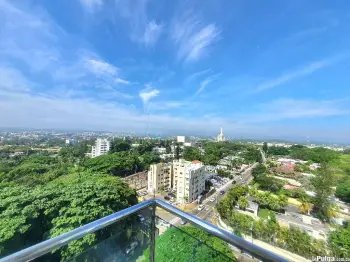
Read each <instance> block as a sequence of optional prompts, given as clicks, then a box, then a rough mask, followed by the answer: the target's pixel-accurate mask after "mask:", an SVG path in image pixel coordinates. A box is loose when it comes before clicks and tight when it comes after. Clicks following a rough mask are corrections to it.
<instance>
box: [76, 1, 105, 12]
mask: <svg viewBox="0 0 350 262" xmlns="http://www.w3.org/2000/svg"><path fill="white" fill-rule="evenodd" d="M80 3H81V4H82V6H83V7H84V8H85V9H86V10H87V11H89V12H95V11H96V10H98V9H99V8H101V6H102V5H103V0H80Z"/></svg>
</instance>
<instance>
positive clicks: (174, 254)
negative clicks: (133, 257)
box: [144, 226, 236, 262]
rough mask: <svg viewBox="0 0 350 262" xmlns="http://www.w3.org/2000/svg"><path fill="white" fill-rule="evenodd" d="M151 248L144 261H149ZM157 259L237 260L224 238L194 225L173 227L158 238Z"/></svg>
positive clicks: (147, 251)
mask: <svg viewBox="0 0 350 262" xmlns="http://www.w3.org/2000/svg"><path fill="white" fill-rule="evenodd" d="M149 252H150V251H149V249H147V250H146V251H145V254H144V261H149ZM155 254H156V260H157V261H167V262H172V261H173V262H175V261H194V262H206V261H218V262H219V261H236V259H235V258H234V257H233V255H232V251H231V250H230V248H229V247H228V245H227V244H226V242H224V241H223V240H221V239H219V238H217V237H215V236H212V235H209V234H208V233H206V232H205V231H203V230H201V229H199V228H196V227H193V226H183V227H179V228H176V227H171V228H169V229H167V230H166V231H165V232H164V233H163V234H162V235H160V236H159V237H158V238H157V239H156V250H155Z"/></svg>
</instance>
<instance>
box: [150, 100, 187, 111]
mask: <svg viewBox="0 0 350 262" xmlns="http://www.w3.org/2000/svg"><path fill="white" fill-rule="evenodd" d="M183 105H184V102H181V101H161V102H158V103H152V104H151V105H150V110H156V111H157V110H171V109H174V108H179V107H181V106H183Z"/></svg>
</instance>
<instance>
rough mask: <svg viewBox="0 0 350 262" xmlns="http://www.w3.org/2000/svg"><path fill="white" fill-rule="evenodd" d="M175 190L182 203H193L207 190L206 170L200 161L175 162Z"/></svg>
mask: <svg viewBox="0 0 350 262" xmlns="http://www.w3.org/2000/svg"><path fill="white" fill-rule="evenodd" d="M173 172H174V174H173V188H174V189H175V190H176V200H177V201H178V202H180V203H185V202H193V201H195V200H196V199H198V197H199V196H200V195H201V194H202V192H203V191H204V190H205V168H204V166H203V165H202V164H201V162H200V161H193V162H188V161H185V160H183V159H180V160H174V162H173Z"/></svg>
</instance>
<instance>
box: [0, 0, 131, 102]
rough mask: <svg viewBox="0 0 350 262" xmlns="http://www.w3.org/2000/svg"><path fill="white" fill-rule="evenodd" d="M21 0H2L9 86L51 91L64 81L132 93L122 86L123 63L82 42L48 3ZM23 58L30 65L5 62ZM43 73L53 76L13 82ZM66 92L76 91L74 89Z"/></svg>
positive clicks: (1, 45)
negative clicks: (119, 86) (51, 12)
mask: <svg viewBox="0 0 350 262" xmlns="http://www.w3.org/2000/svg"><path fill="white" fill-rule="evenodd" d="M17 4H18V3H14V2H12V1H6V0H5V1H4V0H0V24H1V25H2V28H1V30H0V39H1V41H0V60H1V62H2V68H3V70H2V75H3V78H4V79H5V76H6V79H7V80H6V82H7V89H10V87H11V89H14V88H16V89H20V88H21V89H22V90H24V89H25V90H29V91H36V92H42V93H49V92H51V90H57V89H58V88H57V87H58V86H70V88H71V89H83V90H84V91H85V92H86V93H87V94H89V93H90V95H92V92H90V91H91V90H94V89H95V90H99V91H100V93H99V95H100V96H101V97H102V96H104V95H105V96H106V97H107V95H106V94H107V93H108V94H110V95H111V96H112V97H120V98H128V97H130V95H128V94H123V93H121V92H120V91H119V90H116V86H117V83H116V81H115V79H117V78H119V71H120V69H119V68H117V67H116V66H115V65H113V64H111V63H108V62H107V61H105V60H104V59H102V58H101V57H100V56H99V55H97V54H96V53H94V52H92V51H89V50H87V49H85V48H81V47H80V46H84V47H85V46H87V43H86V42H84V40H80V39H79V38H77V37H72V36H70V35H69V34H68V33H66V32H65V31H64V30H63V29H62V28H61V27H59V26H58V25H57V24H56V23H55V21H54V20H53V19H52V18H51V16H50V15H49V14H48V13H47V12H46V11H45V10H44V9H42V8H31V7H30V6H27V5H19V4H18V5H17ZM73 38H74V39H73ZM63 43H64V44H63ZM67 43H72V45H71V46H69V45H68V44H67ZM18 63H20V64H23V65H25V66H23V67H22V66H21V67H18V68H17V69H16V70H14V69H11V67H8V68H7V69H6V68H5V65H6V66H8V65H18ZM5 69H6V71H5ZM5 73H6V75H5ZM39 73H40V74H41V75H45V76H46V75H47V76H51V77H43V78H42V77H40V78H39V80H40V85H38V84H34V83H33V82H30V81H24V80H23V81H18V82H16V83H17V84H16V85H17V86H15V85H14V82H13V83H12V84H11V83H10V80H11V79H15V78H16V79H25V78H29V79H33V81H34V79H35V78H36V79H37V74H39ZM125 81H126V80H125ZM20 83H22V84H20ZM23 83H24V84H23ZM124 84H125V83H124ZM2 88H3V89H4V87H2ZM34 89H35V90H34ZM66 93H70V92H69V90H66Z"/></svg>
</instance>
